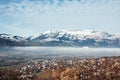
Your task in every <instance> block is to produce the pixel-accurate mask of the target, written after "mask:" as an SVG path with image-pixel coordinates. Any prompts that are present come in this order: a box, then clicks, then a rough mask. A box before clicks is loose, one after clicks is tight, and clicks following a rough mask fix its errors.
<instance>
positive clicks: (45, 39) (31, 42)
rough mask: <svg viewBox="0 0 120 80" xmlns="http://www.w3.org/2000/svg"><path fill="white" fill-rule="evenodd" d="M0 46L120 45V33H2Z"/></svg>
mask: <svg viewBox="0 0 120 80" xmlns="http://www.w3.org/2000/svg"><path fill="white" fill-rule="evenodd" d="M0 46H69V47H85V46H87V47H120V35H117V34H109V33H107V32H100V31H94V30H48V31H46V32H44V33H41V34H40V35H37V36H28V37H21V36H13V35H11V34H0Z"/></svg>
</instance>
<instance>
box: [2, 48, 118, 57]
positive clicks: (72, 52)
mask: <svg viewBox="0 0 120 80" xmlns="http://www.w3.org/2000/svg"><path fill="white" fill-rule="evenodd" d="M0 54H22V55H32V56H34V55H39V56H40V55H59V56H81V57H102V56H120V48H88V47H84V48H75V47H4V48H0Z"/></svg>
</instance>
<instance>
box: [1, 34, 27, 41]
mask: <svg viewBox="0 0 120 80" xmlns="http://www.w3.org/2000/svg"><path fill="white" fill-rule="evenodd" d="M0 38H1V39H5V40H11V41H24V40H25V38H23V37H20V36H12V35H10V34H0Z"/></svg>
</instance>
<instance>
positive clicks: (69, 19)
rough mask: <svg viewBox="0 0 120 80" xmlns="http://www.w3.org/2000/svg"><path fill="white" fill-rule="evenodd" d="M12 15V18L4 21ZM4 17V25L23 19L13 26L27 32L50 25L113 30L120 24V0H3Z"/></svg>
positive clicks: (0, 0)
mask: <svg viewBox="0 0 120 80" xmlns="http://www.w3.org/2000/svg"><path fill="white" fill-rule="evenodd" d="M7 1H8V2H7ZM8 17H10V19H9V20H8V19H5V20H4V21H3V18H8ZM6 20H7V21H6ZM0 21H2V24H4V25H5V24H6V25H9V24H8V23H9V22H11V24H14V25H15V24H18V23H19V22H20V23H19V25H17V26H14V27H13V25H9V26H11V30H12V29H13V28H15V29H14V30H16V31H18V30H19V29H20V30H21V31H22V30H23V29H24V33H25V31H26V32H29V31H30V32H31V31H32V30H33V29H34V30H35V31H36V32H42V31H45V30H47V29H89V28H91V27H89V26H92V28H95V29H102V30H104V29H106V30H107V29H110V27H112V28H111V30H112V29H113V26H114V28H115V27H116V29H117V28H119V25H120V23H119V21H120V0H16V1H15V0H0ZM0 25H1V24H0ZM6 25H5V26H6ZM93 25H94V26H95V27H93ZM66 26H67V27H66ZM68 26H69V27H68ZM81 26H84V27H81ZM85 26H86V27H85ZM104 27H106V28H104ZM7 28H8V27H7ZM9 29H10V28H9ZM117 30H118V29H117ZM35 31H33V32H35ZM118 32H119V31H118Z"/></svg>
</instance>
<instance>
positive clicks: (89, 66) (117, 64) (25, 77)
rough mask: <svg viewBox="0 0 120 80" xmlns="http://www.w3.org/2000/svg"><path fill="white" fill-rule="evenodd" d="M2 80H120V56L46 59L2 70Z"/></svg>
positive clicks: (0, 75)
mask: <svg viewBox="0 0 120 80" xmlns="http://www.w3.org/2000/svg"><path fill="white" fill-rule="evenodd" d="M0 80H120V56H113V57H100V58H93V57H89V58H81V57H54V56H52V57H44V58H40V59H37V60H29V61H28V62H26V63H24V64H20V65H19V66H13V67H9V68H2V69H0Z"/></svg>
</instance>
